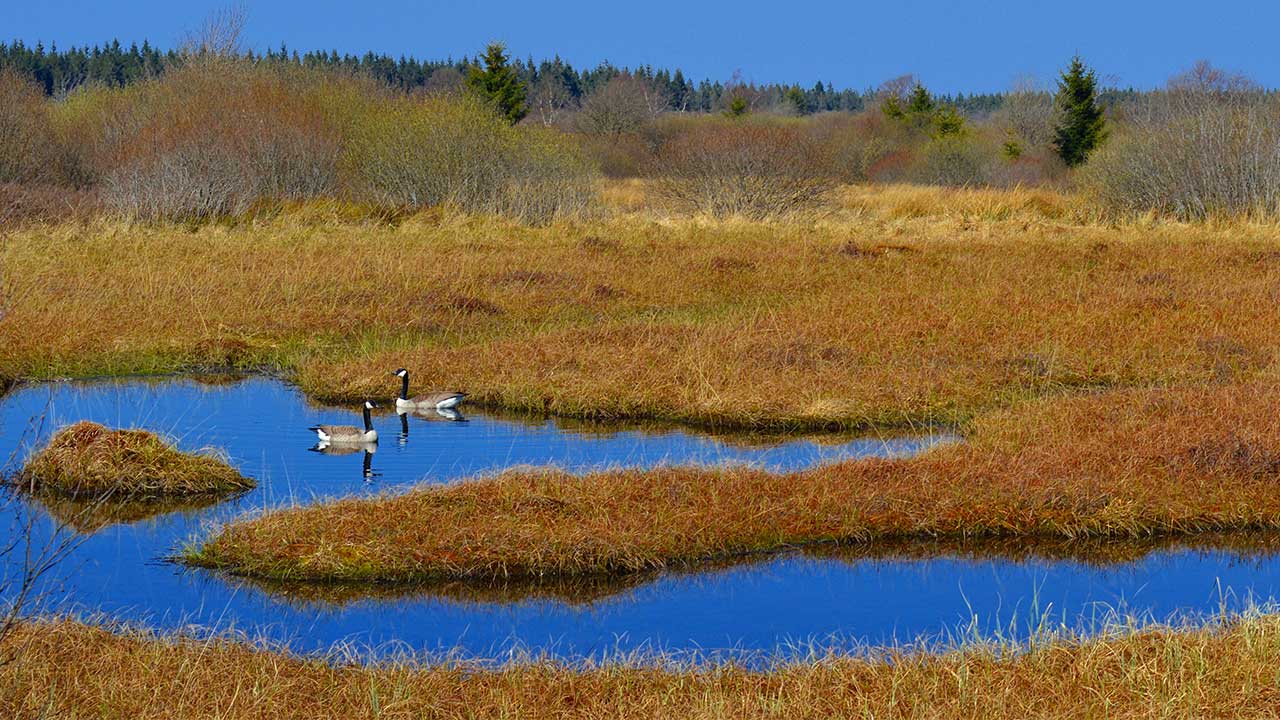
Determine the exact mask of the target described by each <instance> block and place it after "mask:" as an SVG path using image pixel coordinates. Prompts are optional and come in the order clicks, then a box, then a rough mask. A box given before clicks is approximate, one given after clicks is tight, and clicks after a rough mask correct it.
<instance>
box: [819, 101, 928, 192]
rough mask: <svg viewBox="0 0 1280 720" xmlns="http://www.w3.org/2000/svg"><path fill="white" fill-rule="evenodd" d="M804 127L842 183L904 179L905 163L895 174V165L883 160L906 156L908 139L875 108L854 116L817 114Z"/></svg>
mask: <svg viewBox="0 0 1280 720" xmlns="http://www.w3.org/2000/svg"><path fill="white" fill-rule="evenodd" d="M804 127H805V128H806V131H807V133H808V136H809V137H810V138H811V139H812V141H813V142H815V143H816V144H817V145H818V146H819V148H820V154H821V156H822V158H823V159H824V161H825V163H826V166H827V170H828V172H830V174H831V175H832V176H833V177H836V178H838V179H839V180H841V181H842V182H864V181H867V180H902V179H904V177H902V175H903V174H905V165H906V163H905V162H904V163H903V165H902V167H901V169H902V171H903V172H901V173H897V174H895V172H896V170H897V169H899V168H898V166H897V165H895V164H894V163H892V162H888V163H886V160H889V159H891V158H893V157H895V156H900V155H901V154H905V155H906V156H909V155H910V151H909V150H908V148H909V147H910V145H911V138H910V137H909V134H908V133H907V131H906V128H905V127H904V126H903V125H902V124H901V123H896V122H893V121H892V120H890V119H889V118H887V117H886V116H885V115H884V113H882V112H880V111H879V110H878V109H877V110H872V111H869V112H864V113H859V114H857V115H851V114H847V113H829V114H825V115H820V116H817V117H815V118H813V119H811V120H808V121H806V124H805V126H804ZM890 168H892V170H890ZM873 176H874V177H873Z"/></svg>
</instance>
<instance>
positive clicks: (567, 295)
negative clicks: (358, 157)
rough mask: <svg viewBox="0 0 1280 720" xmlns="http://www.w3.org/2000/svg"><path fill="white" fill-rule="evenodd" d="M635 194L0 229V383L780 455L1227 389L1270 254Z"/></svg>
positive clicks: (1257, 245) (969, 208) (1266, 353)
mask: <svg viewBox="0 0 1280 720" xmlns="http://www.w3.org/2000/svg"><path fill="white" fill-rule="evenodd" d="M644 193H645V187H644V184H643V183H634V182H631V183H625V184H620V185H618V186H616V187H613V188H612V190H610V191H609V192H608V193H606V198H612V200H610V202H614V203H615V204H616V205H615V206H616V207H617V208H620V209H616V210H615V212H614V214H613V215H612V216H610V217H606V218H602V219H598V220H593V221H590V222H569V221H560V222H557V223H553V224H552V225H550V226H547V227H528V226H524V225H519V224H516V223H513V222H510V221H504V220H501V219H498V218H494V217H487V216H480V215H469V214H465V213H461V212H459V211H455V210H449V209H432V210H427V211H422V212H418V213H413V214H409V215H397V216H395V217H385V218H383V217H378V216H377V215H376V214H373V215H370V214H362V213H360V212H354V211H351V208H347V207H346V206H344V205H342V204H340V203H333V202H324V203H301V204H297V205H291V206H289V207H288V208H282V209H280V210H279V211H278V212H273V213H268V214H266V215H263V216H260V217H258V218H257V219H252V218H248V219H242V220H239V221H235V222H226V223H218V224H206V225H201V226H192V227H186V226H179V225H168V224H129V223H120V222H113V221H105V220H96V221H88V222H85V223H62V224H52V225H36V226H30V227H25V228H21V229H18V230H14V231H12V232H9V233H8V234H7V235H6V242H5V244H4V250H3V258H2V260H3V267H4V268H5V281H6V286H7V287H6V303H7V305H8V307H7V308H6V317H5V322H3V323H0V375H8V376H12V377H17V378H37V379H38V378H48V377H59V376H76V377H83V376H92V375H104V374H105V375H110V374H126V373H140V372H141V373H148V372H172V371H181V370H191V369H202V370H207V369H211V368H244V369H263V368H266V369H272V370H279V371H282V372H285V373H288V374H291V375H292V376H293V377H294V378H295V379H296V380H297V381H298V382H299V383H300V384H301V386H302V387H303V389H304V390H305V391H307V392H308V393H309V394H310V395H312V396H313V397H317V398H321V399H325V400H331V401H344V402H349V401H358V400H361V399H364V398H365V397H366V396H385V397H390V396H391V395H392V394H394V392H395V387H394V383H392V382H391V378H390V376H389V375H388V372H389V370H390V369H394V368H397V367H408V368H410V369H411V370H412V371H413V372H414V378H415V382H416V383H417V384H418V385H419V386H420V387H430V386H440V387H461V388H465V389H466V390H468V391H469V392H470V393H471V399H472V401H474V402H475V403H477V404H480V405H484V406H490V407H502V408H509V409H515V410H521V411H535V412H549V413H555V414H557V415H561V416H578V417H585V418H600V419H618V418H658V419H664V420H670V421H678V422H684V423H694V424H699V425H704V426H709V425H716V426H721V427H736V428H749V429H755V430H765V429H768V430H775V431H795V430H800V429H809V430H813V429H818V428H826V429H837V428H840V429H847V428H865V427H869V426H877V425H899V426H900V425H911V424H916V423H923V422H963V421H966V420H968V419H970V418H972V417H974V416H976V415H978V414H980V413H982V412H986V411H989V410H991V409H993V408H998V407H1003V406H1006V405H1008V404H1010V403H1012V402H1015V401H1018V400H1022V399H1026V398H1029V397H1034V396H1037V395H1040V394H1044V393H1047V392H1053V391H1056V390H1059V389H1062V388H1082V387H1084V388H1090V387H1126V386H1140V385H1168V384H1175V383H1206V382H1223V381H1236V380H1239V379H1244V378H1248V377H1251V376H1254V375H1256V374H1258V373H1259V372H1262V371H1264V370H1265V369H1266V368H1268V367H1269V366H1270V365H1271V363H1272V358H1273V356H1274V353H1275V351H1276V347H1277V342H1278V341H1277V339H1276V338H1278V337H1280V332H1277V331H1280V317H1277V315H1276V313H1275V312H1274V301H1275V292H1276V291H1275V288H1276V287H1277V283H1278V282H1280V242H1278V240H1280V238H1278V236H1277V232H1276V230H1275V228H1274V227H1273V226H1267V225H1252V224H1247V223H1239V224H1226V225H1214V224H1202V225H1180V224H1175V223H1155V224H1150V223H1140V222H1132V223H1124V224H1119V225H1108V224H1101V223H1096V222H1093V221H1092V220H1090V219H1088V218H1087V217H1084V216H1083V215H1081V214H1080V212H1079V211H1078V210H1077V209H1076V205H1075V200H1074V199H1072V198H1071V197H1069V196H1063V195H1059V194H1055V193H1052V192H1049V191H1043V190H1037V191H1028V190H1017V191H993V190H983V191H976V190H975V191H957V190H939V189H920V188H910V187H893V188H846V189H843V190H841V191H839V192H838V193H837V197H836V199H834V200H833V201H832V205H831V207H830V212H829V213H828V214H827V215H826V216H825V217H824V218H823V219H821V220H819V221H816V222H811V221H806V222H747V221H738V220H729V221H713V220H708V219H705V218H696V217H693V218H689V217H671V216H667V215H665V214H663V213H662V211H661V210H660V209H654V208H651V207H649V206H648V205H646V202H645V194H644ZM620 198H622V199H620ZM626 208H629V209H626ZM977 338H981V342H977V341H976V340H975V339H977Z"/></svg>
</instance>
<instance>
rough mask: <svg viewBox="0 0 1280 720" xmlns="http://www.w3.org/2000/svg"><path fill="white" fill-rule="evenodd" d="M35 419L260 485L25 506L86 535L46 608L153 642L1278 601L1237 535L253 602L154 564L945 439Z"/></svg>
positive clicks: (203, 411)
mask: <svg viewBox="0 0 1280 720" xmlns="http://www.w3.org/2000/svg"><path fill="white" fill-rule="evenodd" d="M46 414H47V422H44V423H43V425H42V427H43V430H41V432H42V434H43V438H42V439H40V440H37V441H35V442H34V443H31V444H27V443H25V442H24V441H23V440H22V439H21V437H20V435H21V433H16V432H3V433H0V457H7V456H9V454H10V453H14V452H17V453H19V454H22V453H26V452H29V451H30V449H31V448H32V447H34V445H36V444H39V443H42V442H43V441H44V440H45V439H47V437H48V435H49V433H51V432H52V431H53V430H56V429H57V428H59V427H61V426H63V425H66V424H68V423H70V422H74V421H77V420H93V421H96V422H101V423H103V424H106V425H110V426H115V427H142V428H146V429H150V430H155V431H160V432H162V433H164V434H166V435H169V436H172V437H176V438H178V445H179V447H180V448H183V449H197V448H201V447H204V446H214V447H219V448H224V449H225V450H226V451H227V452H228V453H229V454H230V457H231V461H232V462H233V464H234V465H235V466H236V467H237V468H238V469H239V470H240V471H241V472H243V473H244V474H245V475H247V476H249V477H252V478H254V479H255V480H257V482H258V486H257V487H256V488H255V489H253V490H252V491H250V492H247V493H244V494H242V495H238V496H235V497H231V498H228V499H226V500H225V501H223V502H220V503H214V502H213V501H212V500H209V504H204V503H205V500H204V499H200V500H197V501H193V502H190V503H187V502H183V503H180V504H175V505H172V506H163V505H160V506H157V505H154V504H152V505H150V507H147V508H145V509H143V508H138V507H132V506H128V505H125V504H120V505H115V504H103V505H101V506H99V507H94V508H90V509H86V508H82V507H77V506H75V505H72V504H69V503H66V502H63V501H58V500H49V499H43V498H37V499H34V500H33V505H34V506H35V507H38V508H43V509H42V510H41V513H42V515H41V516H42V517H45V518H46V519H47V520H48V522H49V523H54V522H55V521H56V518H64V519H65V518H75V519H76V520H77V523H78V524H77V527H79V528H81V529H82V531H83V532H86V533H88V532H92V533H93V534H91V535H87V536H85V541H84V543H83V545H81V546H79V547H77V548H76V550H75V555H74V556H73V557H71V558H69V559H68V563H69V565H68V567H74V568H75V572H74V573H72V574H70V577H68V578H67V579H66V581H65V582H63V583H62V584H60V585H59V586H58V587H57V592H59V593H61V594H64V595H65V597H66V604H64V605H62V606H60V607H59V608H58V609H62V610H72V609H82V610H89V611H100V612H104V613H108V614H110V615H113V616H115V617H118V618H119V619H121V620H125V621H134V622H146V623H149V624H152V625H154V626H156V627H158V628H161V629H165V628H177V627H183V626H186V625H203V626H206V627H210V628H212V629H215V630H217V629H226V628H227V626H228V625H234V626H235V628H237V629H238V630H241V631H244V632H246V633H249V634H253V635H261V636H263V637H265V638H267V639H272V640H277V641H282V642H286V643H289V644H291V645H292V646H293V647H295V648H296V649H298V650H302V651H307V650H318V651H322V650H327V649H329V648H331V647H332V646H333V645H334V644H335V643H341V642H352V643H355V644H356V645H361V646H371V647H384V646H386V645H387V644H389V643H397V645H396V647H397V648H399V649H404V648H412V649H417V650H425V651H441V650H445V651H447V650H453V649H461V650H463V651H464V652H468V653H470V654H473V655H478V656H494V655H497V654H498V653H501V652H502V651H503V650H504V649H509V648H510V647H511V646H513V645H519V646H521V647H524V648H526V649H529V650H531V651H534V652H539V651H545V652H547V653H549V654H552V655H555V656H560V657H566V658H580V657H582V656H584V655H593V654H599V653H601V652H605V651H613V650H622V651H627V650H635V649H645V648H647V649H664V648H666V649H673V650H680V649H690V648H697V649H701V650H705V651H714V650H716V649H720V648H734V649H735V650H740V651H742V652H744V653H748V654H750V653H755V652H760V651H765V652H774V651H781V652H783V653H785V652H787V650H786V648H788V647H793V648H794V647H796V646H795V645H792V643H796V642H798V643H801V644H803V643H804V642H806V641H808V640H815V639H816V640H820V641H821V642H822V643H823V644H825V645H827V646H828V647H836V646H838V645H839V644H840V643H845V642H847V643H849V644H850V645H851V646H856V645H858V644H865V643H872V644H875V643H884V642H895V641H911V640H914V639H917V638H920V637H921V636H933V635H937V634H939V633H944V632H946V631H948V630H949V629H952V628H954V627H956V626H957V625H961V624H965V623H967V622H969V621H970V620H971V619H972V618H973V617H974V616H975V615H976V616H979V617H981V618H984V619H990V620H991V621H993V622H996V621H1000V620H1003V619H1005V618H1007V617H1009V616H1010V615H1011V614H1016V615H1017V616H1018V617H1023V616H1025V615H1027V614H1029V613H1030V612H1031V611H1032V610H1033V609H1034V608H1051V609H1052V610H1053V611H1054V612H1055V613H1057V614H1058V615H1060V616H1061V617H1062V618H1063V620H1064V622H1071V621H1072V620H1074V619H1077V618H1081V617H1086V616H1088V615H1089V614H1090V613H1091V612H1095V611H1096V609H1097V608H1099V607H1108V608H1115V607H1119V608H1125V609H1129V610H1133V611H1137V612H1142V613H1150V614H1151V615H1153V616H1155V617H1157V618H1162V617H1167V616H1168V615H1169V614H1171V613H1175V612H1203V611H1216V610H1217V609H1218V608H1219V605H1220V603H1221V602H1222V596H1223V591H1224V589H1227V588H1229V589H1231V590H1232V591H1233V592H1235V593H1237V594H1239V595H1241V596H1243V595H1245V594H1252V595H1254V596H1255V597H1257V598H1259V599H1262V600H1265V599H1267V598H1271V597H1275V596H1277V591H1280V554H1277V551H1278V550H1280V540H1277V539H1276V537H1275V536H1254V537H1252V538H1246V537H1245V536H1239V535H1232V536H1220V537H1217V538H1201V539H1197V540H1196V541H1195V543H1194V544H1186V543H1184V542H1182V541H1178V540H1170V539H1164V540H1160V539H1148V540H1145V541H1143V542H1141V543H1138V544H1128V545H1117V544H1106V543H1096V542H1095V543H1073V544H1064V543H1031V544H1027V543H1022V542H1010V541H982V542H978V541H967V542H952V541H943V540H938V541H931V542H919V541H913V542H900V543H877V544H875V545H858V544H854V545H846V546H839V547H837V546H818V547H810V548H806V549H803V550H801V551H795V552H791V553H787V554H780V555H771V556H753V557H746V558H739V559H734V560H730V561H726V562H724V563H722V564H721V565H718V566H714V567H710V568H707V567H699V568H691V569H672V570H669V571H666V572H661V573H650V574H643V575H632V576H624V577H592V578H575V579H573V580H555V579H547V578H543V579H539V580H538V581H536V582H529V581H515V580H508V581H506V582H503V583H498V584H492V583H491V584H487V585H474V584H467V583H450V584H437V585H434V586H433V585H418V586H411V587H404V586H401V587H396V586H378V587H374V588H368V587H359V586H345V587H344V586H332V585H331V586H296V585H293V586H282V585H280V584H258V585H255V584H252V583H249V582H248V581H245V580H241V579H237V578H231V577H227V576H224V575H220V574H214V573H208V572H203V571H190V570H185V569H183V568H178V567H175V566H173V565H169V564H164V563H159V562H156V561H157V560H158V559H161V558H164V557H167V556H170V555H172V554H173V553H174V552H175V551H176V550H178V549H179V548H180V547H181V546H182V545H183V544H184V543H187V542H190V541H192V540H195V539H199V538H201V537H205V536H207V535H208V533H209V532H210V531H211V528H212V526H213V525H215V524H216V523H218V522H222V521H225V520H227V519H230V518H233V517H236V516H238V515H241V514H244V513H246V512H249V513H258V512H262V511H264V510H267V509H271V508H280V507H290V506H295V505H300V504H307V503H312V502H317V501H320V500H323V499H330V498H339V497H347V496H369V495H372V494H376V493H382V492H402V491H404V490H406V489H408V488H411V487H413V486H415V485H419V484H423V483H442V482H454V481H457V480H460V479H463V478H467V477H471V476H476V475H484V474H491V473H495V472H499V471H502V470H504V469H506V468H509V467H512V466H515V465H534V466H540V465H554V466H558V467H561V468H564V469H565V470H568V471H572V472H585V471H588V470H596V469H602V468H608V467H652V466H655V465H659V464H664V463H667V464H692V463H696V464H704V465H714V464H721V463H743V464H750V465H754V466H758V467H762V468H766V469H771V470H777V471H789V470H796V469H800V468H804V467H810V466H813V465H815V464H819V463H826V462H838V461H843V460H848V459H851V458H858V457H867V456H903V455H909V454H912V453H916V452H921V451H925V450H927V449H928V448H929V447H931V446H933V445H936V444H938V443H940V442H949V441H952V440H954V438H952V437H950V436H947V435H942V434H934V435H924V436H917V437H901V438H875V437H872V438H866V437H863V438H849V437H839V436H824V437H823V438H821V439H820V440H818V441H815V440H813V439H810V438H803V439H792V440H791V441H789V442H786V443H780V444H779V443H773V444H770V443H765V442H763V441H761V440H760V438H759V437H758V436H754V437H747V438H743V437H741V436H709V435H705V434H697V433H691V432H688V431H684V430H679V429H675V428H671V427H670V426H649V427H645V428H636V427H625V428H620V427H618V426H608V427H607V426H601V425H595V424H590V423H566V422H563V421H555V420H547V419H545V418H530V417H527V416H524V417H520V418H519V419H516V420H513V419H507V418H503V417H494V416H490V415H483V414H476V415H473V416H471V417H470V418H469V421H468V422H448V421H447V419H446V418H441V417H439V416H420V415H405V416H396V417H391V416H390V415H385V414H384V415H377V416H375V417H374V424H375V426H376V429H378V430H379V431H380V432H382V433H385V437H390V436H391V435H393V434H395V433H396V432H397V430H398V431H399V433H400V436H401V437H400V442H396V443H392V442H384V443H382V445H381V446H378V447H376V448H368V449H366V448H363V447H359V446H357V447H355V448H346V449H347V450H353V451H356V452H359V453H360V454H361V462H362V471H361V475H360V476H357V475H356V472H355V463H354V460H355V458H354V457H348V456H347V455H345V454H339V453H337V452H333V451H336V450H338V448H336V447H332V446H331V447H330V448H327V449H322V448H315V445H314V443H315V435H314V434H311V433H308V432H307V431H306V428H307V427H308V426H309V425H315V424H320V423H332V422H344V421H346V420H348V419H349V417H350V415H349V411H348V410H346V409H342V408H324V407H317V406H314V405H311V404H309V403H308V402H307V401H306V400H305V398H303V397H302V396H301V395H300V394H299V393H298V392H297V391H296V390H295V389H294V388H292V387H290V386H289V385H287V384H285V383H282V382H279V381H276V380H271V379H266V378H252V379H249V380H246V381H244V382H240V383H235V384H228V385H202V384H198V383H196V382H192V381H190V380H174V379H166V380H150V381H128V382H106V383H91V384H87V383H58V384H53V385H47V386H28V387H24V388H18V389H17V390H15V391H14V392H12V393H11V394H10V395H8V396H7V397H4V398H3V400H0V427H3V428H4V429H5V430H6V431H7V430H10V429H12V428H23V427H26V426H28V425H29V424H31V422H32V419H33V418H41V417H45V415H46ZM313 448H314V449H315V450H316V451H315V452H308V450H311V449H313ZM375 450H376V459H375V457H374V454H375V452H374V451H375ZM374 465H376V468H377V469H376V472H375V471H374V468H373V466H374ZM46 510H47V513H48V515H47V516H45V515H44V512H45V511H46ZM4 512H5V511H4V510H0V524H3V522H4V521H5V520H6V518H4V517H2V515H3V513H4ZM0 600H3V598H0ZM828 639H830V640H829V641H828Z"/></svg>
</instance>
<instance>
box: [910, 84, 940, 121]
mask: <svg viewBox="0 0 1280 720" xmlns="http://www.w3.org/2000/svg"><path fill="white" fill-rule="evenodd" d="M933 109H934V103H933V96H932V95H930V94H929V91H928V90H926V89H925V87H924V86H923V85H921V84H920V83H916V86H915V88H914V89H912V91H911V97H909V98H907V112H908V113H910V114H912V115H914V116H916V117H931V116H932V115H933Z"/></svg>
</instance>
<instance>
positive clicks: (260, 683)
mask: <svg viewBox="0 0 1280 720" xmlns="http://www.w3.org/2000/svg"><path fill="white" fill-rule="evenodd" d="M6 646H7V649H10V650H16V651H18V652H20V653H21V654H20V655H19V656H18V657H19V658H20V661H19V662H11V663H8V664H6V665H2V666H0V714H3V715H4V716H5V717H31V718H62V717H99V718H138V719H144V718H173V717H183V718H204V717H218V718H224V719H225V720H236V719H238V718H260V717H307V718H343V720H359V719H361V718H379V719H393V718H420V717H431V718H510V717H519V718H601V717H626V718H672V717H679V718H689V719H691V720H694V719H698V718H779V717H785V718H832V717H842V718H937V717H975V718H976V717H983V718H1025V717H1037V718H1086V717H1125V718H1218V717H1221V718H1253V717H1274V716H1275V714H1276V707H1277V705H1278V704H1280V676H1278V675H1277V672H1278V671H1277V669H1276V664H1275V658H1276V657H1277V655H1280V619H1277V616H1274V615H1270V616H1267V615H1263V616H1248V617H1245V618H1243V619H1239V620H1234V621H1224V622H1221V623H1211V624H1208V625H1203V626H1193V627H1190V628H1187V627H1167V626H1158V627H1151V628H1148V629H1139V628H1136V627H1133V626H1130V625H1124V624H1121V625H1117V626H1115V627H1113V628H1112V629H1111V630H1109V631H1107V632H1104V633H1102V634H1101V636H1099V637H1096V638H1093V639H1084V638H1080V637H1078V636H1075V635H1073V634H1072V633H1069V632H1046V633H1042V634H1041V635H1040V637H1038V639H1037V640H1036V641H1035V642H1033V643H1032V644H1031V645H1030V646H1029V647H1028V646H1021V645H1011V644H1008V643H1004V642H1001V641H1000V640H998V639H996V640H985V641H983V640H975V641H970V642H968V643H967V644H965V645H963V646H961V647H960V648H958V649H955V650H951V651H949V652H945V653H942V654H930V653H920V652H911V651H908V650H902V651H896V652H895V651H891V652H887V653H884V654H883V656H874V657H856V656H842V655H828V656H818V657H814V658H810V659H805V660H799V661H794V662H789V663H784V664H781V665H779V666H778V667H776V668H774V669H772V670H769V671H752V670H749V669H746V668H743V667H741V666H735V665H732V664H723V665H717V666H714V667H710V668H708V667H701V668H700V667H695V666H691V665H682V664H681V663H680V662H678V661H674V660H673V661H667V662H665V663H661V662H660V663H657V664H654V663H637V662H635V661H630V662H629V661H626V660H621V661H615V662H603V663H595V664H581V665H565V664H561V663H556V662H553V661H546V660H542V661H539V660H536V659H530V660H524V661H513V662H509V663H506V664H501V665H485V664H475V663H470V662H466V661H454V662H444V663H438V664H418V663H413V662H400V663H387V664H383V665H375V666H360V665H354V664H351V663H345V662H342V661H340V660H337V659H334V660H325V659H320V658H302V657H297V656H293V655H289V654H286V653H281V652H275V651H271V650H267V649H261V648H256V647H254V646H252V645H249V644H247V643H243V642H236V641H232V640H227V639H213V640H195V639H183V638H174V637H157V636H154V635H148V634H142V633H138V632H130V631H124V630H119V631H116V632H111V631H109V630H105V629H100V628H95V627H90V626H87V625H83V624H80V623H76V622H71V621H51V622H45V623H38V624H32V625H26V626H23V627H21V628H20V629H19V630H18V632H16V633H14V634H13V636H12V637H11V638H10V639H9V640H7V641H6Z"/></svg>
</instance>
